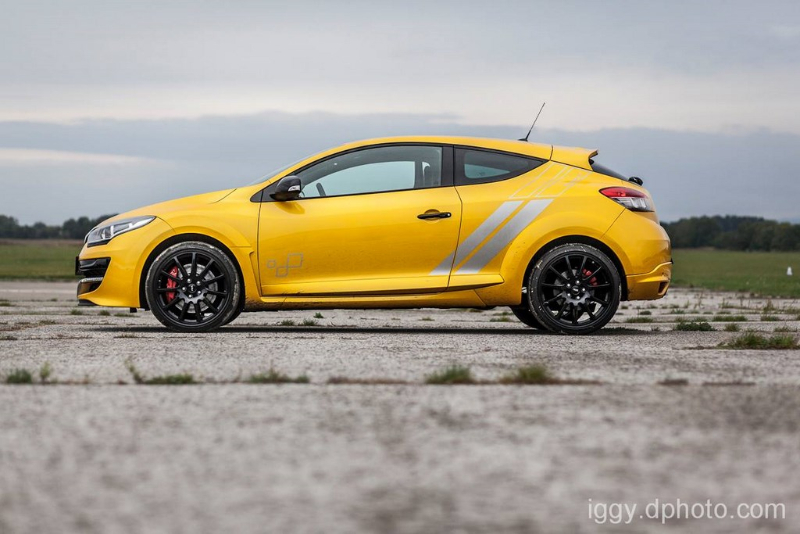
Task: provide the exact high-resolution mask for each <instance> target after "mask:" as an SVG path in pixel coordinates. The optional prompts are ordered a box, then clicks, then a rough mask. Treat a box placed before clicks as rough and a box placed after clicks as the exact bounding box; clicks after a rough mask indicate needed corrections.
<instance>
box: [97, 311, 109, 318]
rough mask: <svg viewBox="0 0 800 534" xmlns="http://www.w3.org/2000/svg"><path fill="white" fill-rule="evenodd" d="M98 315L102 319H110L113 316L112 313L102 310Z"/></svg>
mask: <svg viewBox="0 0 800 534" xmlns="http://www.w3.org/2000/svg"><path fill="white" fill-rule="evenodd" d="M97 315H99V316H101V317H109V316H110V315H111V312H110V311H108V310H100V312H99V313H98V314H97Z"/></svg>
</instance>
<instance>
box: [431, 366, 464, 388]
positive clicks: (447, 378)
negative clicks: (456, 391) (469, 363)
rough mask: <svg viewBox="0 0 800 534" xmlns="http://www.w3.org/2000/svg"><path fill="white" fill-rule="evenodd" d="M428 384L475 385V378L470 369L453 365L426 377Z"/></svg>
mask: <svg viewBox="0 0 800 534" xmlns="http://www.w3.org/2000/svg"><path fill="white" fill-rule="evenodd" d="M425 383H426V384H436V385H439V384H474V383H475V378H473V376H472V371H471V370H470V368H469V367H463V366H461V365H451V366H450V367H448V368H446V369H443V370H441V371H437V372H435V373H433V374H430V375H428V376H426V377H425Z"/></svg>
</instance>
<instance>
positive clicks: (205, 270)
mask: <svg viewBox="0 0 800 534" xmlns="http://www.w3.org/2000/svg"><path fill="white" fill-rule="evenodd" d="M212 265H214V260H208V263H207V264H206V266H205V268H204V269H203V271H202V272H201V273H200V274H198V275H197V278H198V279H199V280H202V279H203V277H204V276H205V275H206V273H207V272H208V270H209V269H210V268H211V266H212Z"/></svg>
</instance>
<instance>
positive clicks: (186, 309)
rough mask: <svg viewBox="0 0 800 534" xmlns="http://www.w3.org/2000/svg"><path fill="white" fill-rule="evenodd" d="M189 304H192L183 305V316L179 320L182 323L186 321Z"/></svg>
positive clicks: (185, 303)
mask: <svg viewBox="0 0 800 534" xmlns="http://www.w3.org/2000/svg"><path fill="white" fill-rule="evenodd" d="M175 300H177V299H175ZM189 304H191V303H190V302H184V303H183V309H182V310H181V315H180V317H179V318H178V320H179V321H180V322H183V321H184V320H185V319H186V312H187V311H189Z"/></svg>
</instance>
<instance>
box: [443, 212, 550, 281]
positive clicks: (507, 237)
mask: <svg viewBox="0 0 800 534" xmlns="http://www.w3.org/2000/svg"><path fill="white" fill-rule="evenodd" d="M552 201H553V200H552V199H542V200H531V201H530V202H528V203H527V204H526V205H525V206H524V207H523V208H522V209H521V210H519V213H517V214H516V215H514V217H512V218H511V220H510V221H508V224H506V225H505V226H503V228H501V229H500V231H499V232H497V234H495V236H494V237H493V238H492V239H491V240H490V241H489V242H488V243H486V244H485V245H484V246H483V248H481V249H480V250H479V251H478V252H477V253H476V254H475V255H474V256H472V257H471V258H470V259H469V261H468V262H467V263H465V264H464V266H463V267H461V268H460V269H459V270H458V271H457V272H455V273H454V274H477V273H478V272H479V271H480V270H481V269H483V268H484V267H486V265H487V264H488V263H489V262H490V261H492V259H493V258H494V257H495V256H497V255H498V254H499V253H500V251H501V250H503V249H504V248H506V246H508V244H509V243H511V242H512V241H513V240H514V238H516V237H517V236H518V235H519V234H520V233H521V232H522V231H523V230H524V229H525V228H527V227H528V225H529V224H531V223H532V222H533V221H534V219H536V217H538V216H539V214H540V213H542V212H543V211H544V209H545V208H546V207H547V206H549V205H550V203H551V202H552ZM470 237H472V236H470Z"/></svg>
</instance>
